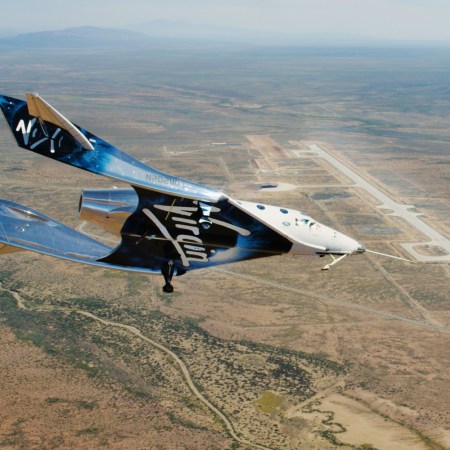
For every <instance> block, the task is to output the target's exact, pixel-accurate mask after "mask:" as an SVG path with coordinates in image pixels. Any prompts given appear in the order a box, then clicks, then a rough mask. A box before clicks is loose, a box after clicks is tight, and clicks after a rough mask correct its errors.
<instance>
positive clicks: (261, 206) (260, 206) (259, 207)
mask: <svg viewBox="0 0 450 450" xmlns="http://www.w3.org/2000/svg"><path fill="white" fill-rule="evenodd" d="M256 207H257V208H258V209H266V207H265V206H264V205H256Z"/></svg>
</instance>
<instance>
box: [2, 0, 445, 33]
mask: <svg viewBox="0 0 450 450" xmlns="http://www.w3.org/2000/svg"><path fill="white" fill-rule="evenodd" d="M0 11H1V12H2V18H3V20H2V25H1V26H2V27H3V28H4V29H7V28H9V29H17V30H19V31H38V30H44V29H62V28H67V27H72V26H82V25H96V26H103V27H122V26H127V25H130V24H136V23H142V22H146V21H151V20H184V21H188V22H191V23H205V24H213V25H224V26H230V27H238V28H245V29H251V30H262V31H278V32H286V33H289V34H293V33H294V34H305V33H314V34H329V35H335V34H342V33H345V34H357V35H363V36H368V37H378V38H387V39H392V38H394V39H408V40H450V0H126V1H113V0H76V1H64V0H39V1H36V0H21V1H11V0H0ZM6 18H7V19H8V20H5V19H6ZM0 31H1V29H0Z"/></svg>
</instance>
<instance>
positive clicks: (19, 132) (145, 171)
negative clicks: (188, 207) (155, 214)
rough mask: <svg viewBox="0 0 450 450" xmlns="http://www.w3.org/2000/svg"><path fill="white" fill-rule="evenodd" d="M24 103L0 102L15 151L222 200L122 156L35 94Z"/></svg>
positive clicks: (139, 183)
mask: <svg viewBox="0 0 450 450" xmlns="http://www.w3.org/2000/svg"><path fill="white" fill-rule="evenodd" d="M27 101H28V105H27V103H26V102H24V101H22V100H18V99H16V98H12V97H6V96H0V108H1V109H2V111H3V113H4V115H5V118H6V120H7V122H8V124H9V126H10V128H11V131H12V133H13V135H14V137H15V139H16V141H17V144H18V145H19V147H22V148H25V149H27V150H31V151H33V152H35V153H38V154H40V155H43V156H47V157H48V158H51V159H54V160H56V161H60V162H63V163H65V164H69V165H71V166H74V167H78V168H80V169H84V170H87V171H89V172H93V173H96V174H100V175H105V176H107V177H110V178H114V179H116V180H121V181H125V182H127V183H130V184H133V185H135V186H138V187H141V188H146V189H152V190H154V191H158V192H162V193H167V194H170V195H179V196H182V197H185V198H192V199H199V200H202V201H207V202H212V203H216V202H218V201H220V200H222V199H225V198H226V196H225V195H224V194H223V193H221V192H219V191H216V190H214V189H210V188H207V187H205V186H202V185H200V184H197V183H193V182H190V181H187V180H184V179H182V178H178V177H174V176H171V175H167V174H165V173H163V172H160V171H158V170H156V169H154V168H152V167H150V166H147V165H146V164H144V163H142V162H140V161H138V160H137V159H134V158H132V157H131V156H129V155H127V154H126V153H123V152H121V151H120V150H118V149H117V148H115V147H114V146H112V145H111V144H109V143H108V142H106V141H104V140H103V139H101V138H99V137H97V136H95V135H94V134H92V133H90V132H89V131H87V130H85V129H83V128H81V127H79V126H77V125H74V124H72V123H71V122H70V121H69V120H68V119H66V118H65V117H64V116H63V115H62V114H61V113H59V112H58V111H56V110H55V109H54V108H53V107H52V106H51V105H49V104H48V103H47V102H46V101H45V100H43V99H42V98H41V97H39V96H38V95H37V94H27Z"/></svg>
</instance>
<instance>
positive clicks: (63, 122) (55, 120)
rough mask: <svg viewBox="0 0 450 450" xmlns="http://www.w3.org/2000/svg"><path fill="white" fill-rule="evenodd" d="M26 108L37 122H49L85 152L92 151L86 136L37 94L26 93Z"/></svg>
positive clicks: (92, 148)
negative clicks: (72, 139)
mask: <svg viewBox="0 0 450 450" xmlns="http://www.w3.org/2000/svg"><path fill="white" fill-rule="evenodd" d="M26 97H27V106H28V112H29V114H30V116H33V117H37V118H38V119H39V120H44V121H45V122H50V123H52V124H54V125H56V126H58V127H60V128H62V129H63V130H65V131H67V132H68V133H69V134H70V135H71V136H72V137H73V138H74V139H75V140H76V141H77V142H78V143H79V144H80V145H81V146H82V147H83V148H84V149H85V150H94V147H93V146H92V144H91V143H90V142H89V141H88V140H87V139H86V136H85V135H84V134H83V133H82V132H81V131H80V130H79V129H78V128H77V127H76V126H75V125H74V124H73V123H72V122H70V121H69V120H68V119H66V118H65V117H64V116H63V115H62V114H61V113H59V112H58V111H56V109H55V108H53V106H51V105H49V104H48V103H47V102H46V101H45V100H44V99H43V98H42V97H40V96H39V94H37V93H33V94H31V93H27V94H26Z"/></svg>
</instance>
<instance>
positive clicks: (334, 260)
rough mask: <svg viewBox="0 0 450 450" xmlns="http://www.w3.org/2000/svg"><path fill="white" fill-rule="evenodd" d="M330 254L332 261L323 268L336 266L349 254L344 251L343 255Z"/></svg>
mask: <svg viewBox="0 0 450 450" xmlns="http://www.w3.org/2000/svg"><path fill="white" fill-rule="evenodd" d="M329 255H330V256H331V259H332V261H331V263H330V264H327V265H326V266H324V267H322V270H328V269H329V268H330V267H331V266H334V265H335V264H337V263H338V262H339V261H342V260H343V259H344V258H345V257H346V256H347V253H344V254H343V255H333V254H331V253H329Z"/></svg>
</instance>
